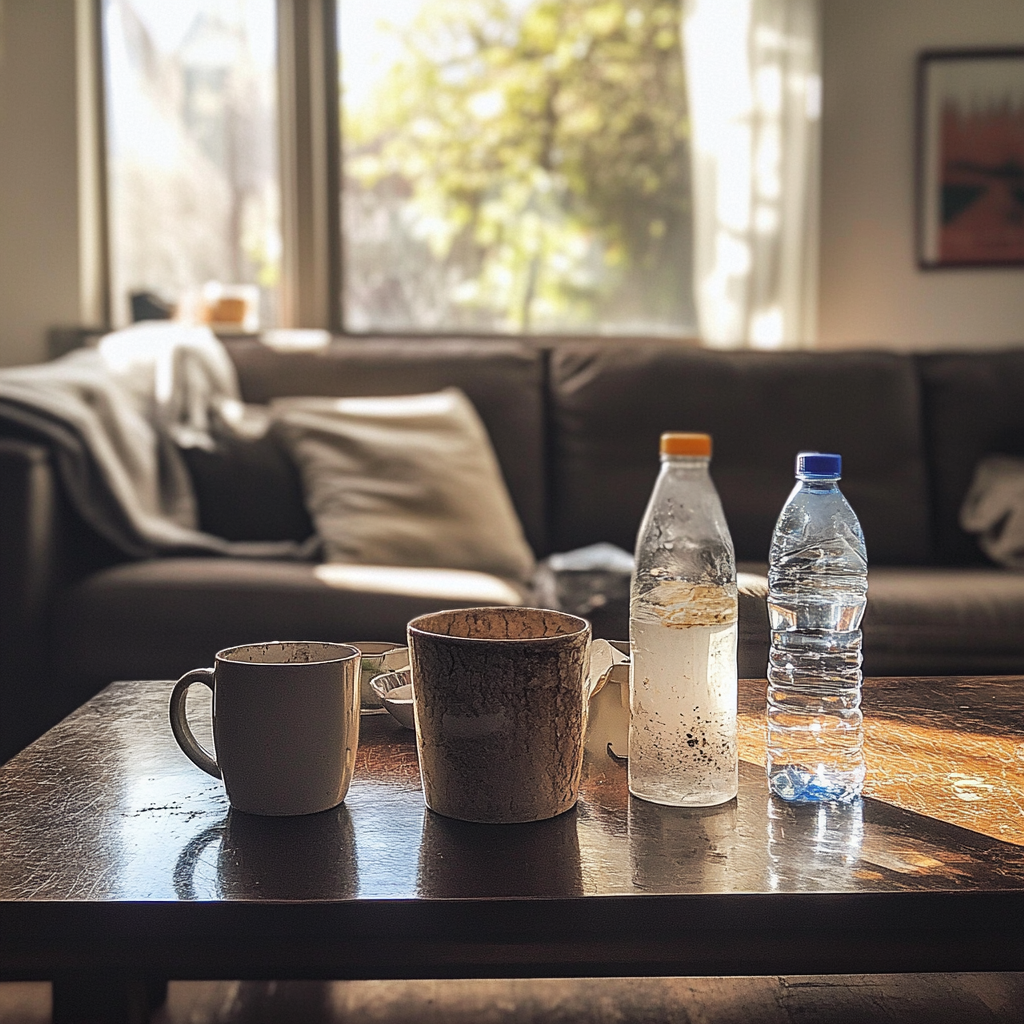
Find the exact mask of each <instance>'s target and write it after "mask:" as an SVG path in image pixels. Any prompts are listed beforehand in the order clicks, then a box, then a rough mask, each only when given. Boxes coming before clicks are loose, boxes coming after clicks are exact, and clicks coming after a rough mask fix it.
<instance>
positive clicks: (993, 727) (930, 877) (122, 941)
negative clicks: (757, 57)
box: [0, 677, 1024, 1020]
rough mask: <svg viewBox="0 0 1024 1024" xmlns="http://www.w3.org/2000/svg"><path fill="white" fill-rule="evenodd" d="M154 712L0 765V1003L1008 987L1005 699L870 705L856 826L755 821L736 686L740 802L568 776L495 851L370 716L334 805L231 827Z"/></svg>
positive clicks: (752, 703) (1008, 725)
mask: <svg viewBox="0 0 1024 1024" xmlns="http://www.w3.org/2000/svg"><path fill="white" fill-rule="evenodd" d="M170 687H171V684H170V683H167V682H123V683H115V684H113V685H111V686H109V687H108V688H107V689H105V690H104V691H103V692H102V693H100V694H99V695H98V696H96V697H95V698H93V700H91V701H90V702H89V703H88V704H86V705H85V706H84V707H82V708H81V709H79V710H78V711H76V712H75V713H74V714H73V715H71V716H70V717H69V718H67V719H66V720H65V721H64V722H62V723H61V724H60V725H58V726H57V727H56V728H54V729H52V730H51V731H50V732H49V733H47V734H46V736H44V737H42V738H41V739H40V740H38V741H37V742H36V743H34V744H33V745H32V746H31V747H29V748H28V749H27V750H25V751H23V752H22V753H21V754H19V755H18V756H17V757H15V758H14V759H13V760H12V761H10V762H9V763H8V764H7V765H6V766H4V767H3V768H0V830H2V837H3V839H2V847H0V980H18V979H22V980H25V979H51V980H53V981H54V992H55V996H54V998H55V1015H56V1018H57V1019H58V1020H60V1019H63V1020H75V1019H98V1018H99V1017H102V1015H103V1013H107V1014H108V1015H109V1016H111V1017H112V1018H116V1017H117V1015H118V1014H122V1019H128V1018H127V1017H125V1016H124V1013H125V1012H126V1011H125V1010H124V1007H125V1006H127V1005H128V1004H129V1003H130V1002H131V999H132V998H134V997H136V996H139V994H140V992H142V991H143V988H142V987H141V986H140V984H139V982H140V980H144V979H155V980H156V984H155V986H153V987H155V988H156V989H157V990H158V989H159V981H160V979H166V978H180V979H203V978H209V979H213V978H241V979H256V978H306V979H314V978H336V979H345V978H449V977H451V978H455V977H461V978H470V977H492V978H497V977H565V976H606V977H607V976H622V975H635V976H641V975H643V976H646V975H698V974H712V975H729V974H762V975H767V974H828V973H846V974H849V973H869V972H920V971H993V970H996V971H999V970H1022V969H1024V927H1022V924H1021V922H1022V921H1024V678H1017V677H1015V678H998V679H994V678H993V679H974V678H947V679H880V680H870V681H868V682H867V683H866V684H865V709H866V716H867V718H866V720H867V736H868V741H867V755H868V763H869V779H868V785H867V791H868V793H869V794H870V795H869V796H868V797H867V798H866V799H865V800H864V801H863V802H862V803H859V804H856V805H854V806H852V807H845V808H843V807H828V806H813V805H810V806H802V805H796V806H791V805H785V804H782V803H781V802H778V801H775V800H773V799H771V798H770V797H769V795H768V792H767V787H766V784H765V779H764V771H763V768H761V767H758V766H757V765H756V764H755V763H748V762H757V761H759V760H761V759H762V757H763V749H764V741H763V737H762V735H761V726H760V722H761V717H762V711H761V709H762V706H763V688H764V683H763V681H760V682H759V681H744V682H742V683H741V756H742V757H743V758H744V759H745V761H744V763H742V764H741V766H740V792H739V797H738V798H737V800H735V801H733V802H730V803H729V804H726V805H725V806H723V807H719V808H711V809H708V810H684V809H677V808H665V807H658V806H655V805H653V804H647V803H644V802H642V801H638V800H635V799H632V798H630V797H629V796H628V793H627V789H626V772H625V766H624V764H622V763H621V762H618V761H615V760H613V759H611V758H610V757H607V756H604V755H602V756H595V757H589V756H588V760H587V764H586V771H585V779H584V782H583V787H582V793H581V798H580V802H579V804H578V805H577V807H576V808H575V809H574V810H572V811H570V812H568V813H567V814H565V815H562V816H561V817H559V818H556V819H553V820H551V821H547V822H539V823H535V824H530V825H490V826H485V825H469V824H465V823H460V822H456V821H451V820H448V819H445V818H442V817H440V816H438V815H435V814H433V813H432V812H427V811H425V810H424V806H423V800H422V794H421V791H420V787H419V773H418V768H417V761H416V750H415V743H414V738H413V734H412V733H411V732H408V731H405V730H403V729H401V728H400V727H399V726H398V725H397V724H396V723H394V722H393V721H392V720H391V719H390V718H388V717H387V716H383V715H382V716H367V717H364V719H363V722H362V735H361V741H360V750H359V760H358V763H357V767H356V776H355V780H354V782H353V785H352V789H351V791H350V793H349V796H348V799H347V800H346V801H345V803H344V804H343V805H342V806H341V807H339V808H337V809H335V810H334V811H329V812H326V813H324V814H319V815H314V816H310V817H305V818H292V819H263V818H254V817H247V816H245V815H238V814H232V813H230V812H229V810H228V805H227V801H226V798H225V796H224V792H223V789H222V787H221V785H220V784H219V783H218V782H217V781H215V780H213V779H211V778H209V776H206V775H204V774H203V773H202V772H200V771H199V770H198V769H196V768H195V767H194V766H193V765H192V764H191V763H190V762H189V761H188V760H186V759H185V757H184V755H183V754H182V753H181V752H180V751H179V749H178V747H177V745H176V744H175V742H174V739H173V738H172V736H171V732H170V728H169V726H168V723H167V702H168V697H169V693H170ZM200 689H201V688H196V690H197V691H198V690H200ZM195 697H196V698H199V697H200V694H199V693H198V692H197V693H195ZM195 703H196V715H195V717H196V719H197V720H198V721H199V722H203V721H205V719H206V717H208V712H204V710H203V709H202V708H201V707H200V701H199V700H198V699H196V701H195ZM141 1012H142V1011H140V1013H141Z"/></svg>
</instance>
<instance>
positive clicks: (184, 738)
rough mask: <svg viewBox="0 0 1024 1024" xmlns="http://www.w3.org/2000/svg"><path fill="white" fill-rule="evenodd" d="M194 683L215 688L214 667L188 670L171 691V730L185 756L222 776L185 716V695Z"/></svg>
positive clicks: (214, 773)
mask: <svg viewBox="0 0 1024 1024" xmlns="http://www.w3.org/2000/svg"><path fill="white" fill-rule="evenodd" d="M193 683H202V684H203V685H204V686H208V687H209V688H210V690H211V691H212V690H213V669H212V668H194V669H192V671H191V672H186V673H185V674H184V675H183V676H182V677H181V678H180V679H179V680H178V681H177V682H176V683H175V684H174V689H173V690H172V691H171V707H170V715H171V732H173V733H174V738H175V739H176V740H177V741H178V746H179V747H181V749H182V750H183V751H184V752H185V756H186V757H187V758H188V759H189V760H190V761H191V762H192V763H193V764H194V765H196V767H198V768H202V769H203V771H204V772H208V773H209V774H210V775H212V776H213V777H214V778H215V779H219V778H221V777H222V776H221V771H220V766H219V765H218V764H217V762H216V761H215V760H214V759H213V757H212V755H211V754H210V752H209V751H208V750H206V749H205V748H204V747H202V746H201V745H200V743H199V741H198V740H197V739H196V738H195V736H193V735H192V729H191V727H190V726H189V724H188V719H187V718H186V717H185V697H186V696H187V695H188V688H189V687H190V686H191V685H192V684H193Z"/></svg>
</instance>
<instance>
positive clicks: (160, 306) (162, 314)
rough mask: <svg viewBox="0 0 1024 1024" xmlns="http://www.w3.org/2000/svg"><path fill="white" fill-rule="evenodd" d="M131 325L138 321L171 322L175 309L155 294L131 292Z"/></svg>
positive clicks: (171, 304) (170, 303)
mask: <svg viewBox="0 0 1024 1024" xmlns="http://www.w3.org/2000/svg"><path fill="white" fill-rule="evenodd" d="M129 299H130V301H131V306H132V323H135V324H137V323H138V322H139V321H140V320H173V319H174V314H175V313H176V312H177V307H176V306H175V305H174V303H173V302H169V301H168V300H167V299H165V298H164V297H163V296H162V295H158V294H157V293H156V292H146V291H142V292H132V293H131V295H130V296H129Z"/></svg>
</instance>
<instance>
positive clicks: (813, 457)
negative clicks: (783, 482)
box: [796, 452, 843, 480]
mask: <svg viewBox="0 0 1024 1024" xmlns="http://www.w3.org/2000/svg"><path fill="white" fill-rule="evenodd" d="M842 472H843V457H842V456H841V455H832V454H828V453H825V452H801V453H800V454H799V455H798V456H797V457H796V475H797V476H798V477H799V478H800V479H801V480H838V479H839V477H840V476H841V475H842Z"/></svg>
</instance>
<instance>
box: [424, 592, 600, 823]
mask: <svg viewBox="0 0 1024 1024" xmlns="http://www.w3.org/2000/svg"><path fill="white" fill-rule="evenodd" d="M408 632H409V651H410V656H411V659H410V660H411V664H412V680H413V690H414V693H415V715H416V743H417V747H418V749H419V758H420V774H421V775H422V778H423V796H424V799H425V801H426V804H427V806H428V807H429V808H430V809H431V810H434V811H437V812H438V813H439V814H444V815H446V816H448V817H450V818H459V819H461V820H463V821H479V822H500V823H511V822H522V821H540V820H541V819H544V818H552V817H554V816H555V815H556V814H561V813H562V812H563V811H567V810H569V808H570V807H572V806H573V804H575V803H576V800H577V797H578V796H579V784H580V773H581V771H582V766H583V738H584V731H585V729H586V721H587V699H588V697H589V693H588V692H587V686H588V682H587V674H588V669H589V661H590V623H589V622H587V621H586V619H581V618H578V617H577V616H575V615H568V614H566V613H564V612H557V611H549V610H545V609H539V608H463V609H458V610H455V611H444V612H435V613H432V614H429V615H422V616H420V617H419V618H417V619H413V620H412V622H410V623H409V628H408Z"/></svg>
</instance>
